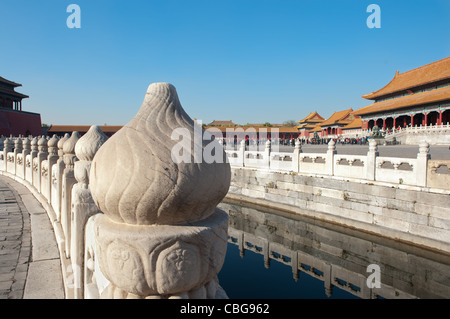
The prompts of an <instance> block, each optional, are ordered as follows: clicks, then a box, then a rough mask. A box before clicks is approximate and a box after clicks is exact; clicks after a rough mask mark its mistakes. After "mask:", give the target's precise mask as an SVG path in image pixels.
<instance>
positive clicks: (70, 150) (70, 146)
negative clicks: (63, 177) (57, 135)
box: [63, 131, 80, 168]
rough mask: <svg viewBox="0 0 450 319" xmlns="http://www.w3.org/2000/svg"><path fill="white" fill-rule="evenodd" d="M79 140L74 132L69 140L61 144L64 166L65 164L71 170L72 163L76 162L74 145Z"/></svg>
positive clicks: (77, 134)
mask: <svg viewBox="0 0 450 319" xmlns="http://www.w3.org/2000/svg"><path fill="white" fill-rule="evenodd" d="M79 139H80V133H78V132H77V131H74V132H72V135H71V136H70V138H69V139H68V140H67V141H65V142H64V144H63V151H64V164H66V166H67V167H70V168H73V163H74V162H75V161H76V156H75V145H76V144H77V142H78V140H79Z"/></svg>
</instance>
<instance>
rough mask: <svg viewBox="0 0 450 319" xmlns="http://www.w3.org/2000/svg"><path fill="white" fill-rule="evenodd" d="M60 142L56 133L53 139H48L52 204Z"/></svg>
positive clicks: (49, 195) (49, 189)
mask: <svg viewBox="0 0 450 319" xmlns="http://www.w3.org/2000/svg"><path fill="white" fill-rule="evenodd" d="M58 142H59V139H58V137H57V136H56V135H53V137H52V138H51V139H49V140H48V143H47V146H48V158H47V160H48V191H47V192H48V203H49V204H50V205H51V204H52V185H53V183H52V182H53V165H55V164H56V161H57V160H58V158H59V156H58Z"/></svg>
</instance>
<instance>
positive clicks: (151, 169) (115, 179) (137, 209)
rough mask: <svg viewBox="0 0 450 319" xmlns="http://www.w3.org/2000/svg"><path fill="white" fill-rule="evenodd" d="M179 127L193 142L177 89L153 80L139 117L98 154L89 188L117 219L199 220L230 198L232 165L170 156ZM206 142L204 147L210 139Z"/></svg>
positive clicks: (133, 221)
mask: <svg viewBox="0 0 450 319" xmlns="http://www.w3.org/2000/svg"><path fill="white" fill-rule="evenodd" d="M178 128H182V129H186V131H187V132H189V134H190V135H191V138H192V140H194V139H193V136H194V121H193V120H192V119H191V118H190V117H189V116H188V115H187V114H186V112H185V111H184V110H183V108H182V107H181V104H180V101H179V100H178V95H177V92H176V89H175V87H174V86H172V85H171V84H168V83H154V84H151V85H150V86H149V88H148V90H147V94H146V95H145V99H144V102H143V104H142V106H141V108H140V110H139V112H138V113H137V115H136V116H135V117H134V118H133V119H132V120H131V121H130V122H129V123H128V124H126V125H125V126H124V127H123V128H122V129H120V130H119V131H118V132H117V133H115V134H114V135H113V136H112V137H111V138H110V139H109V140H108V141H107V142H106V143H105V144H104V145H103V146H102V147H101V148H100V150H99V151H98V152H97V154H96V155H95V158H94V160H93V163H92V168H91V174H90V176H91V184H90V188H91V191H92V196H93V198H94V200H95V202H96V204H97V205H98V206H99V208H100V209H101V210H102V211H103V212H104V213H105V214H107V215H108V216H109V217H110V218H111V219H112V220H114V221H117V222H125V223H128V224H140V225H148V224H178V223H188V222H193V221H198V220H201V219H203V218H206V217H208V216H210V215H211V214H212V213H213V212H214V209H215V207H216V205H217V204H218V203H219V202H220V201H221V200H222V199H223V197H225V195H226V193H227V192H228V188H229V184H230V178H231V171H230V166H229V164H228V163H210V164H208V163H205V162H202V163H195V161H194V152H193V151H192V152H191V154H190V158H191V162H190V163H184V162H182V163H175V162H174V161H172V160H171V150H172V147H174V146H175V145H176V144H177V143H178V141H174V140H172V139H171V135H172V132H173V131H174V130H175V129H178ZM194 143H195V141H194ZM202 143H203V145H201V147H202V150H203V149H204V147H205V146H206V143H207V142H206V141H202ZM194 147H195V146H193V147H192V149H191V150H194ZM222 151H223V150H222ZM224 156H225V155H224Z"/></svg>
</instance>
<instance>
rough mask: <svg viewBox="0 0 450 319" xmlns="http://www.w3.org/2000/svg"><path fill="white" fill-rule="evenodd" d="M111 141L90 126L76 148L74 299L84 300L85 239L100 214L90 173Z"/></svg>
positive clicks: (97, 129)
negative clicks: (94, 217)
mask: <svg viewBox="0 0 450 319" xmlns="http://www.w3.org/2000/svg"><path fill="white" fill-rule="evenodd" d="M107 139H108V137H107V136H106V135H105V134H104V133H103V132H102V130H101V129H100V127H99V126H97V125H94V126H91V128H90V129H89V131H88V132H87V133H86V134H85V135H83V137H81V138H80V139H79V140H78V142H77V144H76V145H75V154H76V156H77V158H78V161H76V162H75V166H74V174H75V178H76V180H77V183H76V184H75V185H74V186H73V188H72V218H71V228H72V229H71V240H70V246H71V248H70V256H71V260H72V270H73V275H74V297H75V299H81V298H83V295H84V282H83V278H84V276H83V274H84V238H85V226H86V222H87V220H88V219H89V217H91V216H92V215H95V214H97V213H99V210H98V208H97V206H96V205H95V203H94V200H93V199H92V195H91V191H90V190H89V172H90V169H91V163H92V160H93V159H94V155H95V153H97V151H98V149H99V148H100V146H102V145H103V143H104V142H106V140H107Z"/></svg>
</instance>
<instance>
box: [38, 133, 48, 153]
mask: <svg viewBox="0 0 450 319" xmlns="http://www.w3.org/2000/svg"><path fill="white" fill-rule="evenodd" d="M47 143H48V141H47V139H46V138H45V137H44V136H42V137H41V138H40V139H39V141H38V150H39V152H41V153H47V151H48V146H47Z"/></svg>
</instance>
